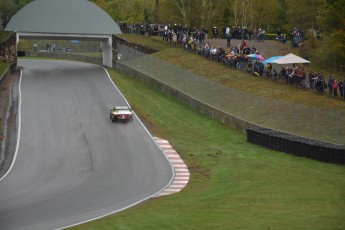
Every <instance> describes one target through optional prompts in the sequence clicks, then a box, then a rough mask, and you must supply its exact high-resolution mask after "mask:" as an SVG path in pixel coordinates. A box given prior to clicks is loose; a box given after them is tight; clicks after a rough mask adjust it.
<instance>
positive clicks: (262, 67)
mask: <svg viewBox="0 0 345 230" xmlns="http://www.w3.org/2000/svg"><path fill="white" fill-rule="evenodd" d="M258 67H259V76H260V77H262V74H263V73H264V64H262V62H261V61H259V63H258Z"/></svg>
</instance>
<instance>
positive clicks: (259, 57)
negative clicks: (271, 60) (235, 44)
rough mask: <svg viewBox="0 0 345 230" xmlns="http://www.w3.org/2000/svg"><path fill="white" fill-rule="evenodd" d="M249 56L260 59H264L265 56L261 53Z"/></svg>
mask: <svg viewBox="0 0 345 230" xmlns="http://www.w3.org/2000/svg"><path fill="white" fill-rule="evenodd" d="M247 57H251V58H253V59H259V60H264V59H265V58H264V57H263V56H261V54H249V55H247Z"/></svg>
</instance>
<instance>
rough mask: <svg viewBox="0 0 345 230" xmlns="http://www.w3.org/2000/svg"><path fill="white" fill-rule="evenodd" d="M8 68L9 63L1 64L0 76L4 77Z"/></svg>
mask: <svg viewBox="0 0 345 230" xmlns="http://www.w3.org/2000/svg"><path fill="white" fill-rule="evenodd" d="M7 67H8V64H7V63H3V62H0V76H2V75H3V74H4V73H5V71H6V69H7Z"/></svg>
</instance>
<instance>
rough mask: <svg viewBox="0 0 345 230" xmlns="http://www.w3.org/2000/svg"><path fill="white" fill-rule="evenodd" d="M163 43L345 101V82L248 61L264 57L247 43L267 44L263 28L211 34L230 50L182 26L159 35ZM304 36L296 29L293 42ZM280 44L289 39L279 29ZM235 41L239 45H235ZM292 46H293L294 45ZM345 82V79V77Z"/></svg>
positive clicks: (203, 32)
mask: <svg viewBox="0 0 345 230" xmlns="http://www.w3.org/2000/svg"><path fill="white" fill-rule="evenodd" d="M156 30H157V31H158V28H157V27H156V28H155V27H154V25H152V26H149V27H148V28H146V30H145V31H147V32H145V34H147V35H148V36H151V35H153V34H154V33H156V32H155V31H156ZM159 35H161V36H162V40H163V41H165V42H166V43H168V44H171V45H173V46H179V47H183V48H184V49H185V50H186V51H188V52H193V53H196V54H198V55H201V56H203V57H205V58H207V59H208V60H210V61H216V62H220V63H223V64H224V65H226V66H228V67H230V68H236V69H239V70H243V71H247V72H248V73H250V74H253V75H254V76H258V77H266V78H267V79H280V80H283V81H285V82H286V84H288V85H295V86H296V87H300V88H308V89H311V90H313V91H315V92H319V93H321V94H326V92H328V94H329V95H330V96H334V97H340V98H341V99H342V100H345V83H344V81H343V80H340V79H339V80H338V81H337V80H336V79H335V77H334V76H329V77H328V81H326V80H325V77H324V75H323V74H322V73H319V72H318V73H314V72H312V71H310V72H309V74H307V72H306V71H305V69H304V66H303V65H299V66H297V65H293V66H291V67H282V68H281V69H280V70H279V71H277V70H276V69H275V68H274V67H273V65H272V64H271V63H264V62H263V61H262V60H259V59H256V58H251V57H248V55H250V54H256V55H260V51H259V50H257V49H256V48H255V46H252V47H249V46H248V45H247V42H246V40H248V41H250V40H251V39H255V40H256V41H263V40H264V37H265V30H262V29H261V28H257V29H254V30H253V31H252V30H250V29H247V28H243V29H242V28H241V27H235V26H233V27H229V26H225V27H224V28H223V29H222V30H221V32H220V31H219V29H218V28H217V26H214V27H213V28H212V31H211V37H210V38H212V39H226V40H227V43H226V44H227V47H226V48H223V47H222V46H212V45H211V44H210V43H209V42H206V39H208V38H209V32H208V30H207V28H201V29H196V28H193V29H191V28H188V27H182V26H181V25H177V24H175V25H173V26H169V25H165V26H164V27H163V28H162V30H161V31H160V32H159ZM304 36H305V35H304V33H303V31H301V30H298V29H296V28H295V29H294V30H293V31H292V39H294V42H295V43H296V44H298V43H299V42H303V40H304ZM276 40H277V41H279V42H281V43H286V35H284V34H283V33H281V31H280V30H279V29H277V37H276ZM233 41H236V43H237V44H233V45H231V43H233ZM294 42H292V44H294ZM344 78H345V77H344Z"/></svg>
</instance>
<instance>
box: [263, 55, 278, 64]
mask: <svg viewBox="0 0 345 230" xmlns="http://www.w3.org/2000/svg"><path fill="white" fill-rule="evenodd" d="M281 57H283V56H273V57H270V58H267V59H266V60H265V61H263V62H262V63H264V65H267V63H272V62H273V61H274V60H277V59H279V58H281Z"/></svg>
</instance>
